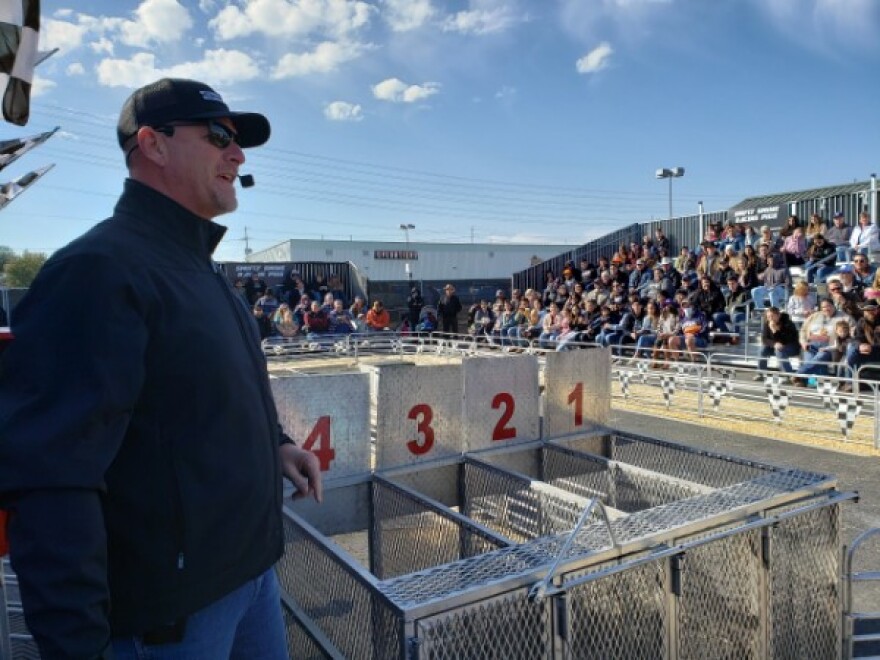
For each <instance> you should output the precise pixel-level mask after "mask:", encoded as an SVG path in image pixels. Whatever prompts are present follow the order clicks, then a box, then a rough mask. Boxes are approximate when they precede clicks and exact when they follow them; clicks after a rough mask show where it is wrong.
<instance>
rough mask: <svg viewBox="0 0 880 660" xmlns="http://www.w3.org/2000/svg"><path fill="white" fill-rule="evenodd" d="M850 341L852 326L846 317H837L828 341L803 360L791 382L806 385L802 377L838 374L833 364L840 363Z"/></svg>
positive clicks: (801, 385)
mask: <svg viewBox="0 0 880 660" xmlns="http://www.w3.org/2000/svg"><path fill="white" fill-rule="evenodd" d="M851 343H852V326H851V325H850V323H849V321H847V320H846V319H838V320H837V321H835V322H834V323H833V327H832V331H831V333H830V339H829V341H828V343H826V344H825V345H824V346H823V347H822V348H820V349H819V350H818V351H816V353H815V354H812V355H811V356H809V357H808V358H807V359H805V360H804V361H803V363H802V364H801V366H800V367H799V368H798V370H797V377H796V378H795V379H794V381H793V382H794V383H795V384H796V385H799V386H800V387H806V386H807V380H805V378H804V377H806V378H810V377H813V376H830V375H839V373H838V372H839V369H837V368H836V367H835V366H834V365H839V364H841V361H842V360H843V358H844V357H845V356H846V351H847V349H848V348H849V345H850V344H851Z"/></svg>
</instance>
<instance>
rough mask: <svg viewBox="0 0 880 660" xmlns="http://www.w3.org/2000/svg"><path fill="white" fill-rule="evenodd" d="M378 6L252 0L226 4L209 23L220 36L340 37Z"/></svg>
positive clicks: (350, 1)
mask: <svg viewBox="0 0 880 660" xmlns="http://www.w3.org/2000/svg"><path fill="white" fill-rule="evenodd" d="M374 11H376V9H375V7H373V6H372V5H369V4H367V3H366V2H362V1H361V0H299V1H298V2H293V1H291V0H252V1H251V2H248V3H247V4H246V5H245V6H244V7H243V8H242V7H239V6H237V5H229V6H227V7H224V8H223V9H222V10H221V11H220V13H219V14H217V16H216V17H215V18H213V19H212V20H211V21H210V22H209V23H208V25H209V26H210V27H211V29H213V30H214V32H215V34H216V36H217V38H218V39H221V40H229V39H236V38H239V37H247V36H250V35H252V34H254V33H262V34H265V35H268V36H271V37H288V38H297V37H304V36H306V35H309V34H312V33H318V34H323V35H326V36H330V37H335V38H341V37H345V36H346V35H349V34H351V33H353V32H355V31H357V30H359V29H360V28H362V27H364V26H366V25H367V24H368V23H369V21H370V15H371V14H372V13H373V12H374Z"/></svg>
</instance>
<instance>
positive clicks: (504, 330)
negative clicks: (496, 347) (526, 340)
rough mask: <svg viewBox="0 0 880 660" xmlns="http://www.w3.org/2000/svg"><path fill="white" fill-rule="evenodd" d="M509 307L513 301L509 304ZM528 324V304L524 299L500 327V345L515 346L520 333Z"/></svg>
mask: <svg viewBox="0 0 880 660" xmlns="http://www.w3.org/2000/svg"><path fill="white" fill-rule="evenodd" d="M510 305H511V307H512V306H513V301H511V302H510ZM528 323H529V303H528V301H527V300H526V299H525V298H521V299H520V301H519V303H518V304H517V306H516V308H515V309H514V311H513V313H512V314H511V315H510V317H509V318H508V319H507V322H506V323H504V324H503V325H502V326H501V330H500V335H501V345H502V346H516V345H517V344H519V342H518V341H517V340H518V339H519V336H520V332H521V330H522V329H524V328H525V327H526V326H527V325H528Z"/></svg>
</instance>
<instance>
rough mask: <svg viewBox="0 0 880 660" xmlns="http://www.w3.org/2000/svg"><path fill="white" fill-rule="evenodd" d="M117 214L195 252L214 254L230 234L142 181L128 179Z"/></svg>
mask: <svg viewBox="0 0 880 660" xmlns="http://www.w3.org/2000/svg"><path fill="white" fill-rule="evenodd" d="M116 214H117V215H125V216H133V217H135V218H137V221H138V223H140V224H142V225H145V226H147V227H149V228H150V229H151V230H155V231H157V232H159V233H160V234H161V235H162V236H163V237H165V238H167V239H169V240H172V241H174V242H177V243H180V244H181V245H183V246H185V247H188V248H190V249H192V250H196V251H199V252H202V253H204V255H205V256H210V255H211V254H213V252H214V250H215V249H216V248H217V244H218V243H220V239H222V238H223V235H224V234H225V233H226V227H224V226H223V225H220V224H217V223H216V222H213V221H211V220H205V219H204V218H202V217H199V216H197V215H196V214H195V213H192V212H190V211H188V210H187V209H185V208H184V207H183V206H181V205H180V204H178V203H177V202H175V201H174V200H173V199H171V198H170V197H168V196H166V195H164V194H162V193H160V192H159V191H158V190H156V189H154V188H151V187H149V186H148V185H146V184H143V183H141V182H140V181H135V180H134V179H126V180H125V187H124V188H123V191H122V196H121V197H120V198H119V201H118V202H117V203H116Z"/></svg>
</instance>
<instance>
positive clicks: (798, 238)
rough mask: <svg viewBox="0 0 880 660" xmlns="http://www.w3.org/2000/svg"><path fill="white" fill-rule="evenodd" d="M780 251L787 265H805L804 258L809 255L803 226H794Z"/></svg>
mask: <svg viewBox="0 0 880 660" xmlns="http://www.w3.org/2000/svg"><path fill="white" fill-rule="evenodd" d="M792 217H794V216H792ZM780 252H781V253H782V256H783V258H784V259H785V265H786V266H788V267H791V266H801V265H803V263H804V258H805V257H806V256H807V241H806V239H805V238H804V229H803V227H794V228H793V229H792V231H791V233H790V234H788V235H787V236H786V237H785V239H784V240H783V241H782V247H781V248H780Z"/></svg>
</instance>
